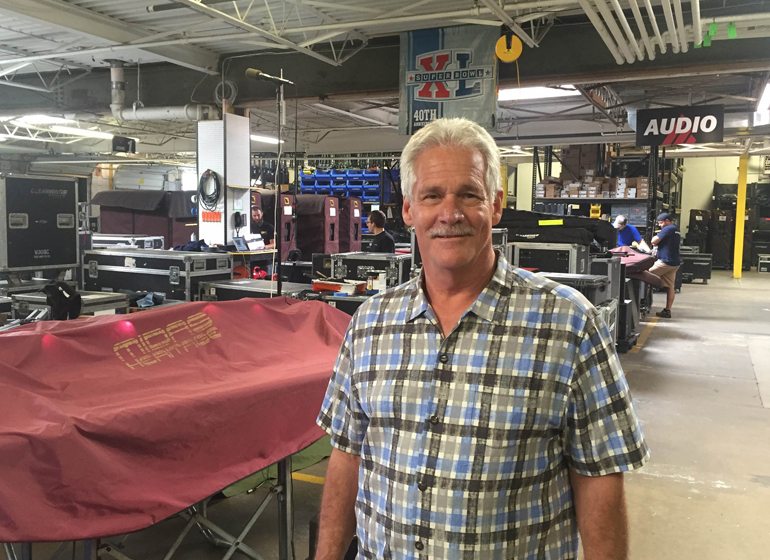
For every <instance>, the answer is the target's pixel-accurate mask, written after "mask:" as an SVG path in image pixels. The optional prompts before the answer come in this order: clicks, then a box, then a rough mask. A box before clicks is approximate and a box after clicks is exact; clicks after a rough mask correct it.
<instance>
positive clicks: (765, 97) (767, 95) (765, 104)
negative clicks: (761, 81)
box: [757, 82, 770, 113]
mask: <svg viewBox="0 0 770 560" xmlns="http://www.w3.org/2000/svg"><path fill="white" fill-rule="evenodd" d="M762 111H770V82H767V83H766V84H765V91H763V92H762V97H760V98H759V101H758V102H757V112H758V113H760V112H762Z"/></svg>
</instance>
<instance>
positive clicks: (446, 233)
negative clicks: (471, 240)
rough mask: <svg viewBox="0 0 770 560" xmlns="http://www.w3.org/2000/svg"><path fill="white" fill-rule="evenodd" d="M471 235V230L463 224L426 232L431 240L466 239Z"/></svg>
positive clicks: (436, 228)
mask: <svg viewBox="0 0 770 560" xmlns="http://www.w3.org/2000/svg"><path fill="white" fill-rule="evenodd" d="M471 235H473V228H472V227H470V226H468V225H464V224H456V225H452V226H439V227H435V228H433V229H431V230H429V231H428V237H430V238H431V239H435V238H436V237H468V236H471Z"/></svg>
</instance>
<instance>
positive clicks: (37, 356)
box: [0, 298, 349, 542]
mask: <svg viewBox="0 0 770 560" xmlns="http://www.w3.org/2000/svg"><path fill="white" fill-rule="evenodd" d="M348 321H349V317H348V315H346V314H345V313H342V312H340V311H338V310H336V309H334V308H332V307H330V306H328V305H326V304H323V303H320V302H312V301H310V302H297V301H296V300H289V299H285V298H277V299H273V300H268V299H248V300H240V301H228V302H216V303H214V302H211V303H206V302H200V303H189V304H183V305H175V306H169V308H168V309H162V308H161V309H157V310H153V311H147V312H142V313H137V314H132V315H114V316H102V317H93V318H85V319H78V320H75V321H48V322H42V323H35V324H31V325H27V326H25V327H20V328H18V329H15V330H11V331H8V332H6V333H3V334H2V335H0V542H14V541H15V542H18V541H46V540H55V541H58V540H75V539H83V538H92V537H97V536H105V535H113V534H119V533H125V532H129V531H134V530H137V529H142V528H145V527H148V526H150V525H152V524H153V523H156V522H158V521H160V520H162V519H164V518H166V517H168V516H170V515H172V514H174V513H176V512H179V511H181V510H183V509H184V508H185V507H187V506H189V505H191V504H193V503H195V502H197V501H200V500H202V499H204V498H205V497H207V496H209V495H211V494H213V493H215V492H217V491H218V490H220V489H222V488H223V487H225V486H227V485H229V484H231V483H233V482H235V481H236V480H239V479H241V478H243V477H244V476H247V475H249V474H251V473H253V472H255V471H257V470H259V469H261V468H263V467H265V466H267V465H270V464H272V463H274V462H276V461H277V460H279V459H281V458H283V457H285V456H287V455H290V454H292V453H295V452H296V451H299V450H300V449H302V448H304V447H306V446H307V445H309V444H310V443H312V442H313V441H315V440H316V439H318V438H319V437H320V436H321V435H322V432H321V430H320V429H319V428H317V427H316V425H315V418H316V415H317V413H318V410H319V408H320V406H321V402H322V399H323V395H324V391H325V389H326V385H327V383H328V380H329V377H330V375H331V371H332V366H333V364H334V359H335V357H336V354H337V350H338V348H339V345H340V343H341V340H342V337H343V335H344V331H345V328H346V327H347V324H348Z"/></svg>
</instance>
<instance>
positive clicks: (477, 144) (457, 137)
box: [401, 118, 503, 201]
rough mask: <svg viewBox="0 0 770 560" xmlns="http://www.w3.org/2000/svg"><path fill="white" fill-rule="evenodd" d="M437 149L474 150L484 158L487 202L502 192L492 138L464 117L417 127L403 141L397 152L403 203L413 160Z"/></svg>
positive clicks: (411, 181)
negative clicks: (426, 151) (409, 136)
mask: <svg viewBox="0 0 770 560" xmlns="http://www.w3.org/2000/svg"><path fill="white" fill-rule="evenodd" d="M438 146H445V147H449V146H451V147H457V148H469V149H472V150H478V151H479V153H480V154H481V157H482V158H483V159H484V167H485V170H484V179H485V182H486V184H485V187H486V191H487V198H488V200H490V201H492V200H494V198H495V195H496V194H497V193H498V192H500V191H502V190H503V188H502V185H501V184H500V152H499V151H498V149H497V144H495V141H494V139H493V138H492V136H491V135H490V134H489V132H487V131H486V130H484V129H483V128H482V127H481V126H479V125H478V124H476V123H475V122H473V121H470V120H468V119H464V118H451V119H446V118H444V119H437V120H435V121H433V122H432V123H430V124H429V125H427V126H425V127H424V128H421V129H420V130H419V131H418V132H417V133H416V134H415V135H414V136H412V137H411V138H410V139H409V142H407V144H406V147H405V148H404V151H403V152H401V192H402V193H403V194H404V198H405V199H406V200H409V201H411V200H412V187H413V186H414V182H415V179H416V177H415V176H414V164H415V161H416V160H417V157H418V156H419V155H420V154H421V153H422V152H424V151H425V150H427V149H428V148H435V147H438Z"/></svg>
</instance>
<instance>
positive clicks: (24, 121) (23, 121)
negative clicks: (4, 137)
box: [11, 115, 77, 126]
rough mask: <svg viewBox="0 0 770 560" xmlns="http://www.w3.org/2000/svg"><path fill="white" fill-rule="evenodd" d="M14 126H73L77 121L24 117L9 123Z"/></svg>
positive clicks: (39, 116)
mask: <svg viewBox="0 0 770 560" xmlns="http://www.w3.org/2000/svg"><path fill="white" fill-rule="evenodd" d="M11 122H12V123H13V124H15V125H16V126H40V125H49V124H64V125H66V124H75V123H77V121H73V120H72V119H63V118H61V117H53V116H51V115H24V116H23V117H19V118H18V119H14V120H12V121H11Z"/></svg>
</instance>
